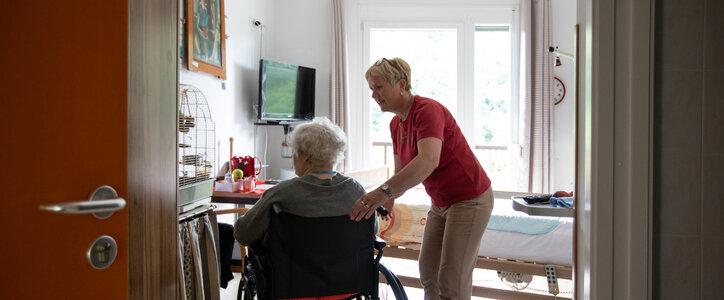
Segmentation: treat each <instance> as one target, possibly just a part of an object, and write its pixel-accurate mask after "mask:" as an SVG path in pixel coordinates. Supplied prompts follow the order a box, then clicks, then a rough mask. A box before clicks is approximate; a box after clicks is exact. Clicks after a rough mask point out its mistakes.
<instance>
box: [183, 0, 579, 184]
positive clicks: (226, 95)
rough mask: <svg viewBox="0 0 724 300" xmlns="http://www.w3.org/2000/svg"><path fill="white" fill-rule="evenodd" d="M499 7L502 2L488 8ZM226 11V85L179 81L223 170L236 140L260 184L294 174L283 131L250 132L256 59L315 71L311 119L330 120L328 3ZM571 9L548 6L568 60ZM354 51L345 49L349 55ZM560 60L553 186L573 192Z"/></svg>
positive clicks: (318, 0) (242, 5) (569, 107)
mask: <svg viewBox="0 0 724 300" xmlns="http://www.w3.org/2000/svg"><path fill="white" fill-rule="evenodd" d="M361 2H364V1H361ZM423 2H424V1H423ZM428 2H429V1H428ZM497 2H501V1H492V2H491V3H497ZM345 4H347V5H350V6H352V7H354V6H355V5H353V4H352V3H348V2H346V3H345ZM225 5H226V7H225V10H226V15H227V19H226V34H227V35H228V36H229V37H228V39H227V40H226V50H227V53H226V62H227V70H226V71H227V79H226V80H225V81H222V80H221V79H219V78H217V77H215V76H212V75H209V74H206V73H202V72H191V71H188V70H186V69H183V70H181V72H180V74H179V79H180V82H181V83H187V84H193V85H194V86H196V87H198V88H199V89H200V90H201V91H202V92H203V93H204V95H205V96H206V98H207V100H208V102H209V107H210V109H211V115H212V117H213V119H214V122H215V123H216V140H217V143H216V148H217V149H216V152H217V153H216V156H217V161H219V162H220V163H223V162H224V161H225V160H226V159H227V158H228V157H229V137H234V150H233V152H234V153H233V154H234V155H254V156H257V157H259V158H261V159H262V161H263V163H264V164H267V165H268V167H266V168H265V174H262V177H266V178H279V177H280V169H292V163H291V159H289V158H282V157H281V152H280V147H279V145H280V144H281V141H282V138H283V130H282V127H281V126H256V125H254V122H256V121H257V117H256V106H257V101H258V69H259V59H260V58H264V59H270V60H276V61H281V62H286V63H291V64H297V65H303V66H307V67H311V68H315V69H316V70H317V78H316V99H315V101H316V108H315V115H317V116H329V76H330V75H329V74H330V70H329V68H330V55H331V52H330V51H331V26H332V20H331V10H332V8H331V3H330V1H328V0H305V1H295V0H276V1H252V0H240V1H226V2H225ZM575 5H576V1H575V0H553V40H554V43H555V44H556V45H558V46H559V48H560V49H561V50H564V51H568V52H572V49H573V25H574V24H575V12H576V7H575ZM348 8H349V7H348ZM252 20H259V21H261V23H262V26H261V27H256V26H254V25H252ZM260 43H262V45H261V47H260ZM353 46H354V44H349V47H353ZM349 51H351V52H354V51H356V50H355V49H349ZM562 60H563V66H561V67H557V68H556V69H555V74H556V76H558V77H559V78H561V79H562V80H563V82H564V83H565V84H566V87H567V89H568V94H567V96H566V99H565V100H564V101H563V102H562V103H561V104H559V105H557V106H556V108H555V112H554V113H555V118H556V122H555V128H556V130H555V133H554V136H555V141H554V143H555V160H556V161H555V166H554V170H555V172H556V173H555V176H556V180H555V182H554V185H555V189H556V190H559V189H560V190H572V189H573V92H572V88H573V64H572V62H571V61H570V60H568V59H566V58H562ZM351 70H355V68H350V71H351ZM222 83H223V84H225V89H223V88H222ZM265 149H266V150H265ZM265 153H266V155H265ZM220 163H219V164H217V165H220Z"/></svg>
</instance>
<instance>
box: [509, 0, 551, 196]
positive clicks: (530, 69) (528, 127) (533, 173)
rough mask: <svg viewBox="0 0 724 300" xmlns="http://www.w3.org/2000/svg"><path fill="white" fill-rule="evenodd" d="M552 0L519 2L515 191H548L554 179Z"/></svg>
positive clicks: (524, 0)
mask: <svg viewBox="0 0 724 300" xmlns="http://www.w3.org/2000/svg"><path fill="white" fill-rule="evenodd" d="M551 31H552V26H551V0H523V1H521V35H522V36H521V68H522V69H521V73H520V74H521V89H522V91H521V95H522V96H523V97H522V99H523V102H522V103H521V118H520V120H521V126H520V128H521V132H520V135H519V141H520V143H521V147H522V149H521V164H520V165H519V166H520V167H519V168H518V169H519V174H518V176H517V177H518V187H517V188H518V190H520V191H528V192H537V193H550V192H551V189H552V178H553V159H552V153H553V96H552V86H553V58H552V57H551V56H550V54H549V53H548V46H550V45H552V38H551V36H552V34H551Z"/></svg>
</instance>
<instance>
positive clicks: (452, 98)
mask: <svg viewBox="0 0 724 300" xmlns="http://www.w3.org/2000/svg"><path fill="white" fill-rule="evenodd" d="M369 35H370V43H369V44H370V48H369V51H370V55H369V56H370V61H369V64H368V65H372V64H373V63H374V62H375V61H377V60H378V59H379V58H380V57H387V58H393V57H398V56H399V57H402V58H403V59H404V60H405V61H407V63H409V64H410V65H411V66H415V69H414V70H412V72H413V73H412V76H411V80H412V82H411V85H412V87H413V90H412V93H413V94H419V95H425V96H426V97H430V98H433V99H435V100H437V101H439V102H441V103H443V105H445V106H446V107H447V108H448V109H450V111H451V112H452V113H453V115H455V112H456V111H457V110H456V106H457V97H458V96H457V63H456V61H457V42H456V40H457V29H456V28H371V29H370V30H369ZM367 99H370V100H369V109H370V128H371V131H370V139H371V140H372V151H371V152H370V157H369V159H370V160H371V161H372V163H373V165H386V164H389V165H392V164H393V163H394V162H393V160H392V142H391V140H390V127H389V124H390V120H392V117H393V116H394V115H393V114H391V113H383V112H382V111H380V107H379V106H378V105H377V103H375V102H374V101H372V100H371V99H372V98H371V96H370V91H369V90H368V91H367Z"/></svg>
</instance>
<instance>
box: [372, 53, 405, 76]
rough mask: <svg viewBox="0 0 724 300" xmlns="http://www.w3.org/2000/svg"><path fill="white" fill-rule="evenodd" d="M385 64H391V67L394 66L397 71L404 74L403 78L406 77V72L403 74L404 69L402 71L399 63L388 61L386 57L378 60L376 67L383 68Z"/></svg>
mask: <svg viewBox="0 0 724 300" xmlns="http://www.w3.org/2000/svg"><path fill="white" fill-rule="evenodd" d="M384 62H387V64H389V65H390V66H392V67H393V68H395V69H397V71H400V73H402V75H403V76H404V75H405V72H402V69H400V66H399V65H397V62H396V61H391V60H388V59H386V58H384V57H383V58H380V59H378V60H377V62H376V63H375V66H378V67H379V66H381V65H382V63H384Z"/></svg>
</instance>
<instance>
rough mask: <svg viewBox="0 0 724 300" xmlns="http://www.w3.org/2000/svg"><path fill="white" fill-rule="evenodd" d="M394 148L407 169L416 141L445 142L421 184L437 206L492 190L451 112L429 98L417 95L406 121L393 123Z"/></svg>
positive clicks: (486, 176)
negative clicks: (437, 140)
mask: <svg viewBox="0 0 724 300" xmlns="http://www.w3.org/2000/svg"><path fill="white" fill-rule="evenodd" d="M390 132H391V133H392V149H393V151H394V153H395V155H398V156H399V157H400V160H401V161H402V166H403V167H404V166H405V165H407V164H408V163H410V161H411V160H412V159H413V158H415V156H417V153H418V152H417V141H419V140H420V139H423V138H426V137H434V138H438V139H440V140H442V149H440V163H439V165H438V166H437V168H436V169H435V170H434V171H432V174H430V176H428V177H427V179H425V180H424V181H423V182H422V184H423V185H424V186H425V190H426V191H427V194H428V195H430V198H432V204H433V205H435V206H438V207H442V206H450V205H452V204H455V203H457V202H460V201H463V200H468V199H472V198H475V197H477V196H478V195H480V194H482V193H483V192H485V191H486V190H487V189H488V188H489V187H490V178H488V175H487V174H486V173H485V170H483V167H482V166H480V162H478V159H477V158H476V157H475V154H474V153H473V151H472V150H471V149H470V146H469V145H468V142H467V140H465V136H463V133H462V131H460V127H458V124H457V122H455V118H453V116H452V115H451V114H450V111H448V110H447V108H445V106H443V105H442V104H440V103H439V102H437V101H435V100H432V99H430V98H425V97H420V96H415V98H414V100H413V102H412V107H411V108H410V113H409V114H408V115H407V119H405V121H402V122H400V117H398V116H395V117H394V118H393V119H392V121H391V122H390Z"/></svg>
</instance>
